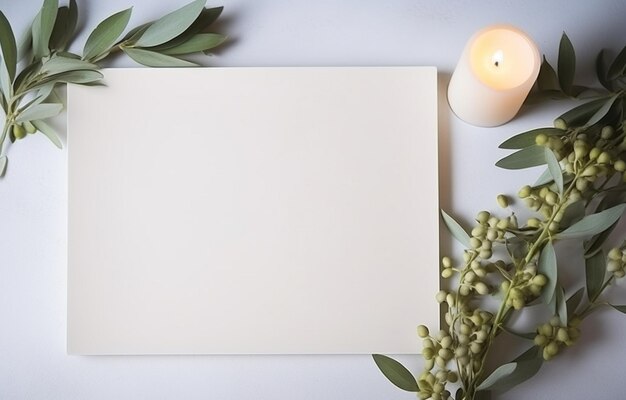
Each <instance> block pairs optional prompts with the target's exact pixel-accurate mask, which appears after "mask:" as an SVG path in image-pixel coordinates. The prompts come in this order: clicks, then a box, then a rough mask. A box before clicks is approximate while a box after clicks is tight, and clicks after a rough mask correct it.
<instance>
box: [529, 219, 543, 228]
mask: <svg viewBox="0 0 626 400" xmlns="http://www.w3.org/2000/svg"><path fill="white" fill-rule="evenodd" d="M526 225H528V227H530V228H539V227H540V226H541V221H539V220H538V219H537V218H528V222H526Z"/></svg>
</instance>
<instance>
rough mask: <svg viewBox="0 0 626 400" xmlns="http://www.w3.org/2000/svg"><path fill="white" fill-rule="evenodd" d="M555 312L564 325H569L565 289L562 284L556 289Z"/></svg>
mask: <svg viewBox="0 0 626 400" xmlns="http://www.w3.org/2000/svg"><path fill="white" fill-rule="evenodd" d="M554 295H555V296H554V298H555V304H554V306H555V312H556V314H557V315H558V316H559V319H560V320H561V325H562V326H567V302H566V301H565V290H564V289H563V287H562V286H560V285H559V286H558V287H557V288H556V290H555V291H554Z"/></svg>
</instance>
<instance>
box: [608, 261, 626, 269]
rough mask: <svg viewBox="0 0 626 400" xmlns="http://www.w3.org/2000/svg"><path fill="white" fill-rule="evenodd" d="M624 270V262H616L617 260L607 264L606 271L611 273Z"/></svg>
mask: <svg viewBox="0 0 626 400" xmlns="http://www.w3.org/2000/svg"><path fill="white" fill-rule="evenodd" d="M621 269H622V262H621V260H620V261H616V260H609V262H607V263H606V270H607V271H609V272H616V271H619V270H621Z"/></svg>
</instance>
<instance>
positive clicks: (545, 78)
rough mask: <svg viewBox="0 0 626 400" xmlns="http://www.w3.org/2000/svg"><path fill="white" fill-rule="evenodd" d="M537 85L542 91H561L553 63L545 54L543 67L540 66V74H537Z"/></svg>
mask: <svg viewBox="0 0 626 400" xmlns="http://www.w3.org/2000/svg"><path fill="white" fill-rule="evenodd" d="M537 86H538V87H539V90H541V91H554V92H560V91H561V87H560V86H559V80H558V78H557V77H556V72H555V71H554V68H552V65H550V63H549V62H548V60H546V56H543V61H542V62H541V67H540V68H539V75H538V76H537Z"/></svg>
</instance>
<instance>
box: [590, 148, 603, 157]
mask: <svg viewBox="0 0 626 400" xmlns="http://www.w3.org/2000/svg"><path fill="white" fill-rule="evenodd" d="M601 153H602V150H601V149H599V148H597V147H594V148H593V149H591V150H590V151H589V159H591V160H597V159H598V157H599V156H600V154H601Z"/></svg>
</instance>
